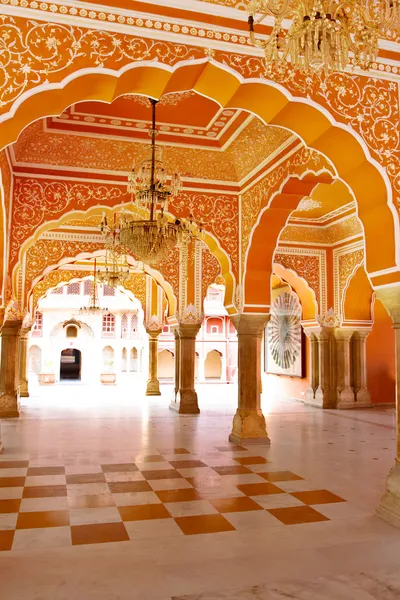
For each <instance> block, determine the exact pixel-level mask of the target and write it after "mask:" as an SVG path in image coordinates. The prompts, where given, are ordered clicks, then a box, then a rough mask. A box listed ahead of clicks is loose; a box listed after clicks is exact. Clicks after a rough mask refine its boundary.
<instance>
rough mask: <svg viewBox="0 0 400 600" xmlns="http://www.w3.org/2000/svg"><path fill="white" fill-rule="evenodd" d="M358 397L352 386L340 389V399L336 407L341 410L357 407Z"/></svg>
mask: <svg viewBox="0 0 400 600" xmlns="http://www.w3.org/2000/svg"><path fill="white" fill-rule="evenodd" d="M355 403H356V398H355V395H354V392H353V390H352V389H351V388H345V389H344V390H342V391H339V390H338V400H337V404H336V408H338V409H340V410H346V409H349V408H355Z"/></svg>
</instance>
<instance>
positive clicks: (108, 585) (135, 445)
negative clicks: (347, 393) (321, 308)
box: [0, 379, 400, 600]
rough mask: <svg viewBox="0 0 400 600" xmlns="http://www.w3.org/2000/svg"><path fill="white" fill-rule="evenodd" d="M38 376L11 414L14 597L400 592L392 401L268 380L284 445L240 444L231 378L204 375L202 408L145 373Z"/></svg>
mask: <svg viewBox="0 0 400 600" xmlns="http://www.w3.org/2000/svg"><path fill="white" fill-rule="evenodd" d="M31 389H32V392H33V393H32V395H31V397H30V398H29V399H24V400H23V406H22V412H21V418H20V419H19V420H16V419H10V420H7V421H3V422H2V436H3V442H4V445H5V450H4V452H3V454H2V455H0V551H1V552H0V583H1V589H2V590H4V597H5V598H18V599H21V600H28V599H29V600H33V599H36V598H40V600H47V599H50V598H51V599H55V600H64V599H65V600H78V599H81V598H85V599H89V600H91V599H92V598H93V599H94V598H96V600H97V599H100V600H102V599H104V600H106V599H107V600H108V599H112V600H113V599H115V600H116V599H125V598H126V599H128V598H129V599H130V600H136V599H141V600H170V598H177V599H181V598H187V600H197V599H198V598H199V599H201V600H214V599H220V598H221V599H222V598H223V599H225V598H231V599H232V600H235V599H236V598H241V599H242V598H243V599H244V600H245V599H247V598H253V597H254V598H259V599H262V600H270V599H271V600H275V599H279V598H304V599H307V600H308V599H310V600H311V599H313V600H314V599H315V600H317V599H321V600H325V598H326V599H327V598H329V599H331V598H332V599H336V598H337V599H338V600H347V599H350V598H352V599H354V600H370V598H379V599H380V598H383V599H385V600H387V599H388V600H391V599H392V598H400V587H399V578H398V576H397V575H396V570H397V571H399V570H400V531H399V530H397V529H395V528H393V527H391V526H389V525H388V524H386V523H384V522H383V521H381V520H379V519H378V518H376V517H375V516H374V509H375V507H376V505H377V504H378V502H379V498H380V496H381V494H382V491H383V486H384V480H385V476H386V473H387V471H388V470H389V468H390V466H391V465H392V462H393V456H394V445H395V438H394V417H393V411H392V410H391V409H387V408H382V409H369V410H360V411H345V412H343V411H342V412H337V411H320V410H317V409H313V408H311V407H306V406H303V405H302V404H300V403H296V402H288V401H286V402H285V401H282V400H279V399H277V398H273V397H272V396H271V393H270V392H269V390H268V389H265V390H264V394H263V409H264V413H265V415H266V417H267V422H268V430H269V435H270V438H271V445H270V446H268V445H265V444H244V445H243V446H235V445H232V444H229V442H228V435H229V431H230V426H231V419H232V415H233V412H234V409H235V394H236V389H235V388H234V387H233V386H224V385H215V386H199V397H200V406H201V409H202V413H201V415H199V416H179V415H177V414H176V413H174V412H171V411H169V410H168V404H169V397H170V394H171V386H164V387H163V395H162V396H161V397H159V398H146V397H145V396H144V394H143V383H142V382H141V381H140V380H139V379H138V380H135V379H126V380H125V381H122V382H121V385H119V386H116V387H108V388H107V387H100V386H99V387H89V386H79V385H61V386H56V387H53V388H45V389H43V388H37V387H36V388H35V387H32V388H31ZM2 573H6V574H7V575H6V577H4V578H3V576H2ZM21 573H23V574H24V577H21ZM28 581H29V585H28V583H27V582H28ZM396 586H397V587H396ZM349 590H350V592H349ZM346 594H347V595H346ZM349 594H350V595H349ZM351 594H352V595H351ZM384 594H386V595H384ZM393 594H394V595H393Z"/></svg>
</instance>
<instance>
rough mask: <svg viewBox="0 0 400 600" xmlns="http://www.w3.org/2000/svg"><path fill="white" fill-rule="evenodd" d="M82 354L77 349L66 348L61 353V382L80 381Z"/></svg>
mask: <svg viewBox="0 0 400 600" xmlns="http://www.w3.org/2000/svg"><path fill="white" fill-rule="evenodd" d="M81 368H82V353H81V351H80V350H77V349H76V348H66V349H65V350H63V351H62V352H61V358H60V381H65V380H80V378H81Z"/></svg>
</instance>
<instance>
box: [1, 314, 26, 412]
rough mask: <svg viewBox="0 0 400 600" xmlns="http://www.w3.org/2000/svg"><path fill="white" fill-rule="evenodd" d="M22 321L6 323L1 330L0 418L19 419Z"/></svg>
mask: <svg viewBox="0 0 400 600" xmlns="http://www.w3.org/2000/svg"><path fill="white" fill-rule="evenodd" d="M21 326H22V320H15V321H5V322H4V325H3V327H2V328H1V383H2V385H1V390H2V391H1V394H0V417H1V418H5V417H18V416H19V409H18V399H19V390H18V388H19V335H20V331H21Z"/></svg>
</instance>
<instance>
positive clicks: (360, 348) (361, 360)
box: [351, 328, 372, 408]
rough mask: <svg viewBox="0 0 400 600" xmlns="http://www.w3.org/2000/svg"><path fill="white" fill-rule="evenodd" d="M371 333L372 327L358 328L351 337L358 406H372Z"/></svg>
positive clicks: (354, 385)
mask: <svg viewBox="0 0 400 600" xmlns="http://www.w3.org/2000/svg"><path fill="white" fill-rule="evenodd" d="M369 333H370V329H367V328H366V329H357V331H355V332H354V334H353V337H352V339H351V343H352V368H353V387H354V393H355V401H356V408H369V407H371V406H372V401H371V394H370V392H369V390H368V387H367V337H368V335H369Z"/></svg>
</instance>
